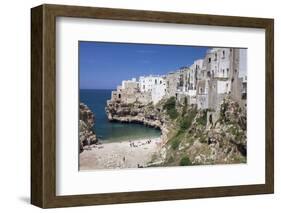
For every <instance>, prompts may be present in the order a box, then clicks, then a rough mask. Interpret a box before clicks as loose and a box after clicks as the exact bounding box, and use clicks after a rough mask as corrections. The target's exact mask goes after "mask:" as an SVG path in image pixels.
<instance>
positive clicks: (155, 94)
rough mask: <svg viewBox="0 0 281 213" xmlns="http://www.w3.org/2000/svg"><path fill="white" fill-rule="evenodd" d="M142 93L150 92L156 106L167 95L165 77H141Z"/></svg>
mask: <svg viewBox="0 0 281 213" xmlns="http://www.w3.org/2000/svg"><path fill="white" fill-rule="evenodd" d="M139 88H140V91H141V92H150V93H151V97H152V102H153V103H154V104H156V103H158V101H160V100H161V99H162V98H163V97H164V95H165V93H166V81H165V79H164V77H163V76H158V75H157V76H154V75H149V76H141V77H140V78H139Z"/></svg>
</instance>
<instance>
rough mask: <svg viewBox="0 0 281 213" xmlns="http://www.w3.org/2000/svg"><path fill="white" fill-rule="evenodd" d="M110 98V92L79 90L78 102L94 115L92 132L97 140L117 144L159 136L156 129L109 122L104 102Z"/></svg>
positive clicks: (158, 131) (159, 132)
mask: <svg viewBox="0 0 281 213" xmlns="http://www.w3.org/2000/svg"><path fill="white" fill-rule="evenodd" d="M110 97H111V90H85V89H80V102H83V103H84V104H86V105H87V106H88V107H89V108H90V109H91V111H92V112H94V114H95V118H96V122H95V126H94V130H95V132H96V134H97V136H98V138H99V139H100V140H102V141H107V142H118V141H124V140H134V139H141V138H155V137H159V136H160V135H161V131H160V130H158V129H154V128H150V127H146V126H143V125H141V124H127V123H118V122H109V121H108V119H107V116H106V113H105V106H106V101H107V100H109V99H110Z"/></svg>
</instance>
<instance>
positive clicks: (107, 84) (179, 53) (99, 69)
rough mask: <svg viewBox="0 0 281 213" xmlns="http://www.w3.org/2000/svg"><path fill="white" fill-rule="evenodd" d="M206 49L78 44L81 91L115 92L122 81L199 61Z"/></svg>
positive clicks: (165, 71)
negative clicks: (104, 90) (105, 90)
mask: <svg viewBox="0 0 281 213" xmlns="http://www.w3.org/2000/svg"><path fill="white" fill-rule="evenodd" d="M207 49H209V48H207V47H192V46H175V45H157V44H129V43H111V42H92V41H90V42H88V41H80V42H79V71H80V88H81V89H115V88H116V86H117V85H120V84H121V82H122V80H127V79H131V78H134V77H135V78H138V77H139V76H141V75H149V74H155V75H156V74H159V75H162V74H167V73H168V72H170V71H173V70H176V69H178V68H179V67H182V66H189V65H191V64H192V63H193V61H194V60H196V59H199V58H203V57H204V56H205V54H206V51H207Z"/></svg>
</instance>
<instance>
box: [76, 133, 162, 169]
mask: <svg viewBox="0 0 281 213" xmlns="http://www.w3.org/2000/svg"><path fill="white" fill-rule="evenodd" d="M161 146H162V139H161V137H155V138H150V139H149V138H145V139H136V140H125V141H120V142H110V143H101V144H98V145H95V144H92V145H91V146H90V147H88V146H85V147H84V149H85V150H84V151H83V152H82V153H80V161H79V170H80V171H83V170H96V169H121V168H143V167H147V166H148V164H149V163H150V162H151V159H152V158H153V155H154V154H156V153H157V154H158V153H159V151H160V149H161Z"/></svg>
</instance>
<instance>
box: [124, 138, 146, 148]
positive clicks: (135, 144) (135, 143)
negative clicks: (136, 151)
mask: <svg viewBox="0 0 281 213" xmlns="http://www.w3.org/2000/svg"><path fill="white" fill-rule="evenodd" d="M129 143H130V147H139V146H143V145H145V144H150V143H151V139H149V140H147V141H145V142H144V143H143V142H134V141H133V142H132V141H131V140H129ZM140 143H141V144H140Z"/></svg>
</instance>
